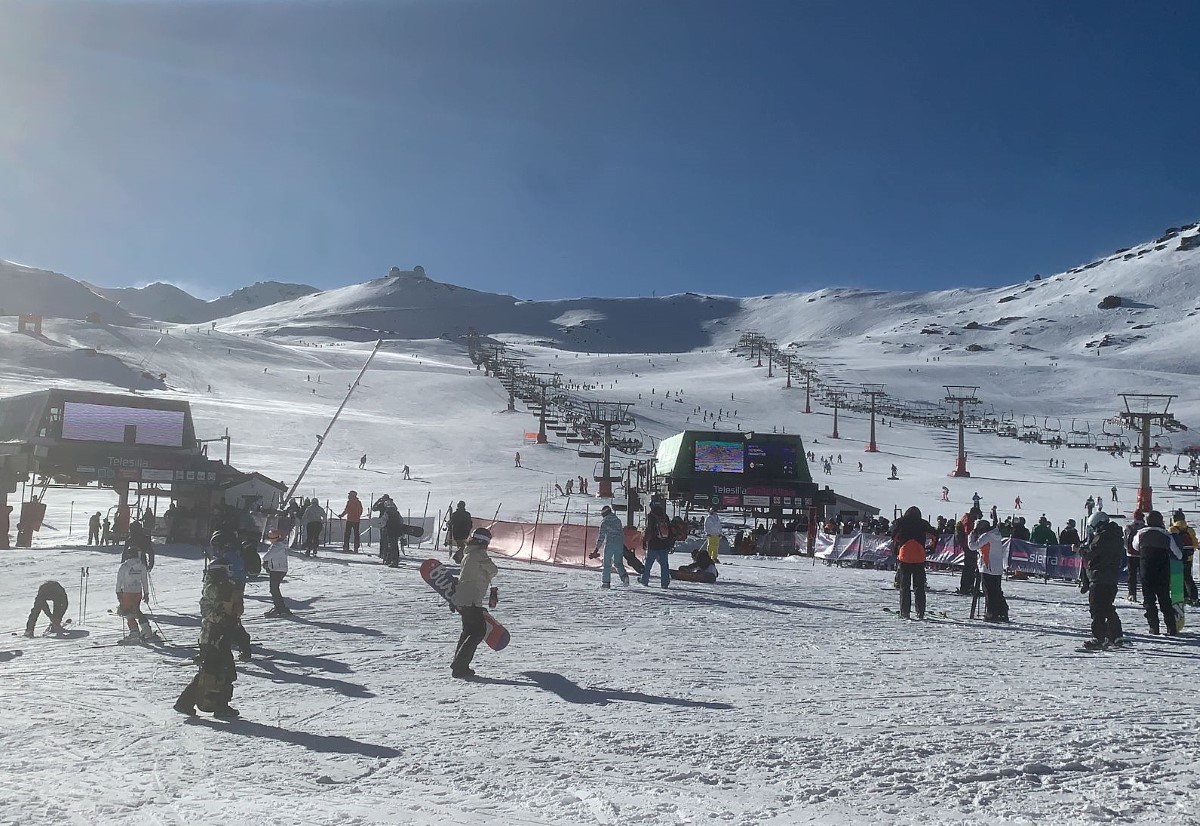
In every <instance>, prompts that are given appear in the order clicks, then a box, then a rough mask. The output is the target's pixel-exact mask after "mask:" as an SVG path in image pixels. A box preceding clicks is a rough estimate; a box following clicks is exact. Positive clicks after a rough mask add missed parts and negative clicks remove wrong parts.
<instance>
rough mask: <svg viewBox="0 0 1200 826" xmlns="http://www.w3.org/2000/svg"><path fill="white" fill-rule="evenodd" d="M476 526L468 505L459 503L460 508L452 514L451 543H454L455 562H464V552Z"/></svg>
mask: <svg viewBox="0 0 1200 826" xmlns="http://www.w3.org/2000/svg"><path fill="white" fill-rule="evenodd" d="M474 525H475V521H474V520H473V519H471V512H470V511H468V510H467V503H466V502H459V503H458V507H456V508H455V509H454V512H453V513H451V514H450V541H451V542H453V543H454V561H455V562H462V561H463V552H464V551H465V550H466V547H467V540H468V539H470V538H471V529H472V528H473V527H474Z"/></svg>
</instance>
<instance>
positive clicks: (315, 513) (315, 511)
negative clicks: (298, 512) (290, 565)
mask: <svg viewBox="0 0 1200 826" xmlns="http://www.w3.org/2000/svg"><path fill="white" fill-rule="evenodd" d="M301 518H302V519H303V520H304V555H305V556H316V555H317V548H319V547H320V546H321V528H322V527H323V526H324V522H325V509H324V508H322V507H321V503H320V502H318V501H317V499H316V497H315V496H314V497H313V499H312V501H311V502H310V503H309V505H308V507H306V508H305V509H304V516H303V517H301Z"/></svg>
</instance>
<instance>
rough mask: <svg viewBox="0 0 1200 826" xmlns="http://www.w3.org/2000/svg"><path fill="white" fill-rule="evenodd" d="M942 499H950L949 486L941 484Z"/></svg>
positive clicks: (945, 500)
mask: <svg viewBox="0 0 1200 826" xmlns="http://www.w3.org/2000/svg"><path fill="white" fill-rule="evenodd" d="M942 501H943V502H949V501H950V488H948V487H946V486H945V485H942Z"/></svg>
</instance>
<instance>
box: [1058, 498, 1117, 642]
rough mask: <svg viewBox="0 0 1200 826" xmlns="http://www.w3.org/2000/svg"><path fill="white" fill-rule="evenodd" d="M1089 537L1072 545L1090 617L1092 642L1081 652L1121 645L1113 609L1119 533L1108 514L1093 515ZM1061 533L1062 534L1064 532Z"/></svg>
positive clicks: (1089, 526) (1090, 521)
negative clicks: (1082, 568) (1083, 570)
mask: <svg viewBox="0 0 1200 826" xmlns="http://www.w3.org/2000/svg"><path fill="white" fill-rule="evenodd" d="M1088 529H1089V531H1090V533H1091V536H1090V537H1089V538H1088V541H1087V543H1086V544H1084V545H1078V544H1076V545H1075V546H1074V550H1076V551H1078V552H1079V554H1080V555H1081V556H1082V557H1083V559H1084V561H1085V562H1086V564H1087V579H1086V580H1085V581H1086V582H1087V585H1088V591H1087V594H1088V611H1089V612H1090V613H1091V616H1092V638H1091V639H1090V640H1088V641H1087V642H1085V643H1084V644H1083V646H1084V648H1091V649H1097V648H1107V647H1108V646H1110V645H1121V644H1123V643H1124V641H1125V638H1124V635H1123V632H1122V629H1121V618H1120V616H1118V615H1117V609H1116V608H1114V607H1113V600H1115V599H1116V598H1117V579H1118V577H1120V574H1121V558H1122V557H1123V556H1124V553H1123V551H1122V544H1123V543H1122V539H1121V529H1120V528H1118V527H1117V526H1116V524H1114V523H1113V522H1111V521H1109V518H1108V514H1106V513H1105V512H1104V511H1097V512H1096V513H1095V514H1094V515H1093V516H1092V518H1091V519H1089V520H1088ZM1064 532H1065V531H1064Z"/></svg>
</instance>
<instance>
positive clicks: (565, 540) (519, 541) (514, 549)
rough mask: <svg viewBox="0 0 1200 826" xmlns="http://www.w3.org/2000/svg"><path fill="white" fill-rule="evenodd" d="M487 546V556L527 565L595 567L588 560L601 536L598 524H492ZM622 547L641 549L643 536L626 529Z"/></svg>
mask: <svg viewBox="0 0 1200 826" xmlns="http://www.w3.org/2000/svg"><path fill="white" fill-rule="evenodd" d="M487 528H488V530H490V531H491V532H492V541H491V544H490V545H488V551H489V552H490V553H494V554H499V555H500V556H506V557H508V558H510V559H520V560H525V561H526V562H548V563H550V564H551V565H579V566H583V567H587V566H588V565H592V566H598V565H599V564H600V561H599V560H598V559H595V560H591V559H588V555H589V554H591V552H592V549H593V548H595V547H596V537H597V536H599V535H600V527H599V525H572V524H570V523H569V522H568V523H564V522H550V523H539V524H533V523H530V522H505V521H503V520H501V521H498V522H493V523H491V524H490V525H488V526H487ZM625 547H627V548H632V549H634V550H635V551H639V552H640V550H641V547H642V534H641V532H640V531H638V530H637V529H636V528H625Z"/></svg>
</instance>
